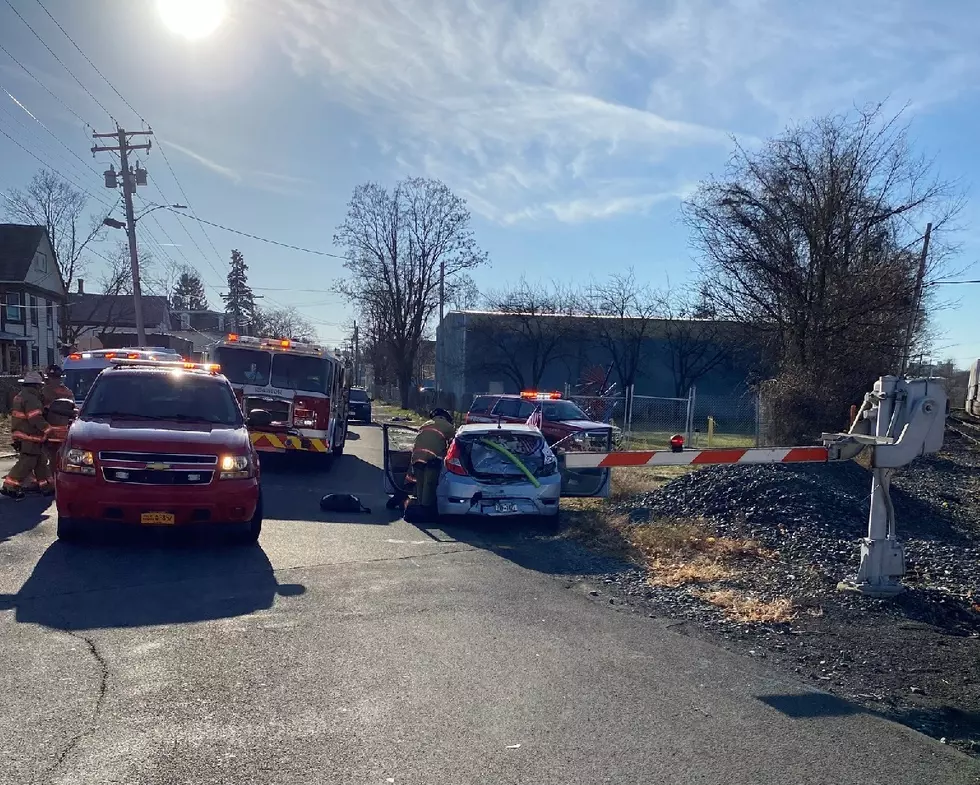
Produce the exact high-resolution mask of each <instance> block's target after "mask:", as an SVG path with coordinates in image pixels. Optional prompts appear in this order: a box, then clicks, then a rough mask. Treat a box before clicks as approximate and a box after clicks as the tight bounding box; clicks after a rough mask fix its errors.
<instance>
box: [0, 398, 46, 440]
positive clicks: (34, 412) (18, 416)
mask: <svg viewBox="0 0 980 785" xmlns="http://www.w3.org/2000/svg"><path fill="white" fill-rule="evenodd" d="M10 416H11V418H12V421H11V428H10V438H11V439H12V440H13V441H18V440H20V441H22V442H35V443H37V444H39V443H41V442H43V441H44V439H45V437H46V436H47V435H48V433H49V431H50V429H51V426H50V425H48V421H47V420H45V419H44V401H43V399H42V398H41V393H40V390H36V389H33V388H31V387H25V388H24V389H23V390H21V391H20V393H18V394H17V395H16V396H15V397H14V405H13V408H12V410H11V412H10Z"/></svg>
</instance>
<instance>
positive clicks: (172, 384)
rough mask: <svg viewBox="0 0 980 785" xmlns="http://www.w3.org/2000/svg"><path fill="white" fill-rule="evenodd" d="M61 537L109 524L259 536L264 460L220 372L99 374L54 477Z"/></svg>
mask: <svg viewBox="0 0 980 785" xmlns="http://www.w3.org/2000/svg"><path fill="white" fill-rule="evenodd" d="M55 501H56V503H57V507H58V537H60V538H62V539H68V540H71V539H77V538H79V537H81V536H82V535H83V534H85V533H86V532H87V531H91V530H94V529H96V528H97V527H101V526H104V525H105V524H111V523H116V524H125V525H130V526H187V525H192V524H199V525H202V526H208V527H226V526H227V527H228V528H229V529H234V530H235V531H236V533H237V534H238V539H239V540H241V541H244V542H251V543H254V542H255V541H256V540H257V539H258V537H259V533H260V532H261V530H262V493H261V487H260V484H259V460H258V454H257V453H256V452H255V449H254V448H253V447H252V444H251V442H250V440H249V436H248V430H247V429H246V427H245V420H244V418H243V416H242V410H241V408H240V407H239V405H238V401H237V399H236V398H235V393H234V390H232V387H231V385H230V384H229V383H228V380H227V379H226V378H225V377H224V376H222V375H221V374H220V373H219V372H218V368H217V366H207V365H198V364H195V363H182V362H178V363H175V362H149V361H147V362H144V361H132V362H125V361H124V362H119V363H118V364H116V365H114V366H113V367H111V368H106V369H105V370H104V371H102V373H100V374H99V376H98V378H97V379H96V380H95V382H94V383H93V385H92V388H91V390H90V391H89V393H88V395H87V396H86V398H85V404H84V405H83V406H82V409H81V411H80V412H79V415H78V418H77V419H76V420H75V421H74V422H73V423H72V425H71V427H70V428H69V430H68V436H67V439H66V440H65V444H64V445H63V447H62V449H61V452H60V454H59V456H58V466H57V471H56V473H55Z"/></svg>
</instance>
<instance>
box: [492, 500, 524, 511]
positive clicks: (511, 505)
mask: <svg viewBox="0 0 980 785" xmlns="http://www.w3.org/2000/svg"><path fill="white" fill-rule="evenodd" d="M493 509H494V512H502V513H513V512H517V511H518V507H517V503H516V502H497V503H496V504H495V505H493Z"/></svg>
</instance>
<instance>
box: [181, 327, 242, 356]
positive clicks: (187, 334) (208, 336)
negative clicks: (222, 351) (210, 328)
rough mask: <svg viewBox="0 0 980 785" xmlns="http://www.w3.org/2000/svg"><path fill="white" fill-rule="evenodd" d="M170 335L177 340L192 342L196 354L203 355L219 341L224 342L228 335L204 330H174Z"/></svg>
mask: <svg viewBox="0 0 980 785" xmlns="http://www.w3.org/2000/svg"><path fill="white" fill-rule="evenodd" d="M170 334H171V335H173V336H176V337H177V338H183V339H184V340H185V341H190V342H191V343H192V344H193V345H194V352H195V353H196V354H201V353H202V352H204V351H205V350H206V349H209V348H210V347H212V346H214V345H215V344H216V343H217V342H218V341H221V340H224V338H226V337H227V335H228V334H227V333H224V332H221V333H216V332H206V331H202V330H172V331H171V333H170Z"/></svg>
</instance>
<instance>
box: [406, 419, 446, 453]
mask: <svg viewBox="0 0 980 785" xmlns="http://www.w3.org/2000/svg"><path fill="white" fill-rule="evenodd" d="M455 435H456V429H455V428H454V427H453V424H452V423H451V422H448V421H447V420H443V419H442V418H441V417H436V418H435V419H434V420H429V421H428V422H427V423H425V424H424V425H423V426H422V428H421V429H420V430H419V433H418V436H416V437H415V444H414V445H413V446H412V463H425V462H426V461H432V460H440V461H441V460H442V459H443V458H445V457H446V451H447V450H448V449H449V442H450V441H452V438H453V436H455Z"/></svg>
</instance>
